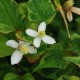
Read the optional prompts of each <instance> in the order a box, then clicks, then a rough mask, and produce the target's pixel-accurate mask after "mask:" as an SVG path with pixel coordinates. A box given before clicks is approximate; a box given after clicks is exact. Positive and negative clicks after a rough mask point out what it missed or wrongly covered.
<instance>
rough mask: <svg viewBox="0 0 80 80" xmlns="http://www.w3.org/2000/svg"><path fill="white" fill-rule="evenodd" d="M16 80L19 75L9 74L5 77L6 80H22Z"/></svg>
mask: <svg viewBox="0 0 80 80" xmlns="http://www.w3.org/2000/svg"><path fill="white" fill-rule="evenodd" d="M16 78H18V75H16V74H14V73H8V74H6V76H5V77H4V80H20V79H19V78H18V79H16Z"/></svg>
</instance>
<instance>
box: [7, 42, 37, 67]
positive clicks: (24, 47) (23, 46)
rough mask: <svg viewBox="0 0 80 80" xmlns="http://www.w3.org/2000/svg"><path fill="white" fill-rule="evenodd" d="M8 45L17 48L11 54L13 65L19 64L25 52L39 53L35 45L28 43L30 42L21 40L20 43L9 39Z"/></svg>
mask: <svg viewBox="0 0 80 80" xmlns="http://www.w3.org/2000/svg"><path fill="white" fill-rule="evenodd" d="M6 45H7V46H10V47H12V48H15V49H16V50H15V51H14V53H13V54H12V56H11V64H12V65H14V64H18V63H19V62H20V61H21V59H22V57H23V55H24V54H28V53H30V54H35V53H37V50H36V48H34V47H33V46H30V43H28V42H24V41H19V43H18V42H16V41H15V40H9V41H7V42H6Z"/></svg>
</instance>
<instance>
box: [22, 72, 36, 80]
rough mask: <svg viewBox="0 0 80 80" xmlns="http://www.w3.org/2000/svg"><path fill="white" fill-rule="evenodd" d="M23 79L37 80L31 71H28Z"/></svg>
mask: <svg viewBox="0 0 80 80" xmlns="http://www.w3.org/2000/svg"><path fill="white" fill-rule="evenodd" d="M23 80H35V79H34V78H33V76H32V74H30V73H26V74H25V75H24V76H23Z"/></svg>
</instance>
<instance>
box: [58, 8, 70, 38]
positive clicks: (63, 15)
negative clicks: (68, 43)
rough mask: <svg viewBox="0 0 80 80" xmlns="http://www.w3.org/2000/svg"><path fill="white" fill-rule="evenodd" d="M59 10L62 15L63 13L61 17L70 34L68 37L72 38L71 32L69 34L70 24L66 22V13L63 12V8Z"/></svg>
mask: <svg viewBox="0 0 80 80" xmlns="http://www.w3.org/2000/svg"><path fill="white" fill-rule="evenodd" d="M58 10H59V11H60V13H61V15H62V17H63V20H64V23H65V26H66V30H67V33H68V37H69V38H70V32H69V28H68V23H67V21H66V17H65V14H64V11H63V9H62V7H60V8H59V9H58Z"/></svg>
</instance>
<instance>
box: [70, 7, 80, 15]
mask: <svg viewBox="0 0 80 80" xmlns="http://www.w3.org/2000/svg"><path fill="white" fill-rule="evenodd" d="M71 11H72V12H73V13H76V14H78V15H80V8H77V7H71Z"/></svg>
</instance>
